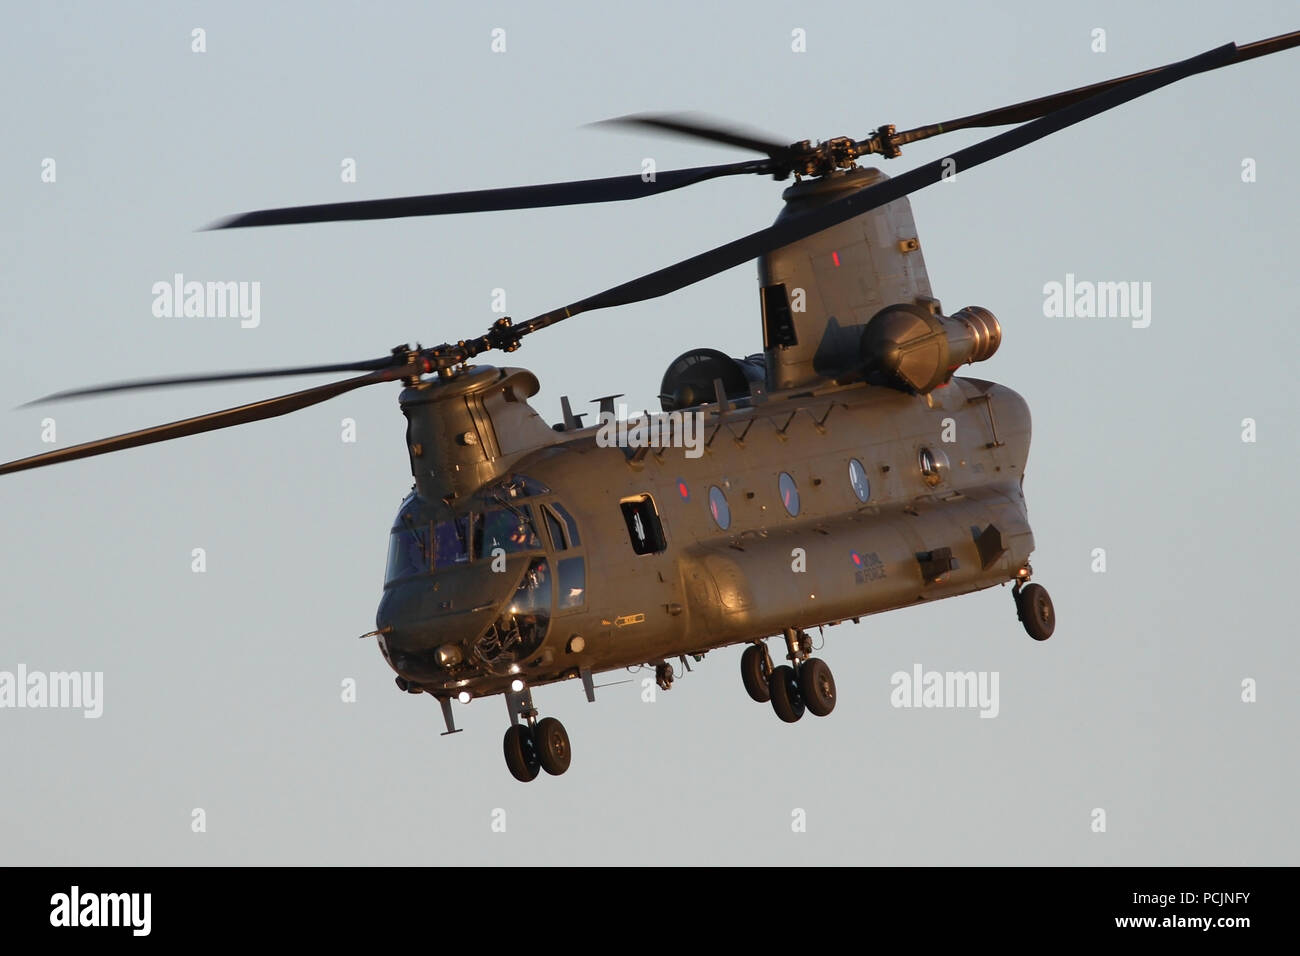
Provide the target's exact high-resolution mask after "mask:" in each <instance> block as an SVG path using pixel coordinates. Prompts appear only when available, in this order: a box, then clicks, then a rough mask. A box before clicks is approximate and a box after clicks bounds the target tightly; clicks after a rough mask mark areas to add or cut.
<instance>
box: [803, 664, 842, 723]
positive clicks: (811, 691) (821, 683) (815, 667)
mask: <svg viewBox="0 0 1300 956" xmlns="http://www.w3.org/2000/svg"><path fill="white" fill-rule="evenodd" d="M799 693H800V695H801V696H802V697H803V699H804V703H806V704H807V705H808V709H809V710H810V711H812V713H813V716H814V717H825V716H827V715H828V714H830V712H831V711H832V710H834V709H835V678H834V677H833V676H831V669H830V667H829V666H827V664H826V662H825V661H823V660H820V659H819V658H816V657H810V658H808V660H806V661H804V662H803V665H802V666H801V667H800V668H799Z"/></svg>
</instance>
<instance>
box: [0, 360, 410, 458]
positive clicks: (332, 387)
mask: <svg viewBox="0 0 1300 956" xmlns="http://www.w3.org/2000/svg"><path fill="white" fill-rule="evenodd" d="M404 374H409V372H403V371H402V370H401V369H398V368H392V369H383V370H380V371H377V372H371V373H370V374H368V375H359V376H357V377H356V378H348V379H344V380H343V381H341V382H333V383H331V384H329V385H317V386H316V387H315V388H309V389H306V390H304V391H301V392H293V393H292V394H289V395H281V396H279V397H277V398H268V399H266V400H264V401H261V402H253V403H252V404H251V405H240V406H238V407H237V408H227V409H225V410H224V411H219V412H210V413H209V414H207V415H200V416H198V417H197V418H186V419H183V420H182V421H178V422H171V423H170V424H167V425H155V426H153V427H152V428H142V429H140V430H139V431H134V432H127V433H126V434H124V435H115V436H114V437H112V438H101V439H99V440H98V441H92V442H86V443H84V444H81V445H73V446H72V447H70V448H60V449H58V450H57V451H51V452H46V453H45V454H43V455H35V456H33V457H31V458H22V459H19V460H18V461H10V462H6V463H4V464H2V465H0V475H8V474H11V473H13V472H15V471H26V470H27V469H29V468H41V467H43V466H45V465H54V464H57V463H59V462H61V461H74V460H76V459H78V458H90V457H92V456H94V455H106V454H108V453H109V452H112V451H121V450H122V449H124V448H135V447H136V446H138V445H152V444H154V443H155V442H161V441H171V440H172V439H173V438H183V437H185V436H186V435H198V434H201V433H202V432H211V431H217V430H218V429H221V428H230V427H231V426H233V425H245V424H247V423H249V422H258V421H261V420H262V419H264V418H275V417H277V416H280V415H287V414H289V412H296V411H298V410H299V409H303V408H307V407H309V406H311V405H318V404H320V403H321V402H324V401H328V400H329V399H331V398H334V397H336V396H338V395H342V394H343V393H345V392H350V391H353V390H354V389H358V388H364V387H365V386H367V385H376V384H378V383H380V382H391V381H395V380H396V379H398V378H401V377H402V376H403V375H404Z"/></svg>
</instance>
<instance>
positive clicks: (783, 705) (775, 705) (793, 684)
mask: <svg viewBox="0 0 1300 956" xmlns="http://www.w3.org/2000/svg"><path fill="white" fill-rule="evenodd" d="M770 686H771V688H772V709H773V710H774V711H776V715H777V716H778V717H780V718H781V719H782V720H784V721H785V722H786V723H787V724H793V723H794V722H795V721H796V720H798V719H799V718H800V717H802V716H803V712H804V703H803V696H802V695H801V694H800V693H799V682H798V681H797V680H796V679H795V676H794V668H793V667H791V666H790V665H789V664H782V665H781V666H780V667H778V668H776V669H774V670H773V671H772V680H771V682H770Z"/></svg>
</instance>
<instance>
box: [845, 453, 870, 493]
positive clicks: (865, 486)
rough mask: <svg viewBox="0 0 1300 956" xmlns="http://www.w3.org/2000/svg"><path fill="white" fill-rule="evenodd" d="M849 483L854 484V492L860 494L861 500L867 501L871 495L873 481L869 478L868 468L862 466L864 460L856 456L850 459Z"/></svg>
mask: <svg viewBox="0 0 1300 956" xmlns="http://www.w3.org/2000/svg"><path fill="white" fill-rule="evenodd" d="M849 484H850V485H852V486H853V493H854V494H855V495H857V496H858V500H859V501H866V500H867V499H868V498H870V497H871V482H870V481H869V480H868V479H867V469H865V468H863V467H862V462H860V461H858V460H857V459H856V458H851V459H849Z"/></svg>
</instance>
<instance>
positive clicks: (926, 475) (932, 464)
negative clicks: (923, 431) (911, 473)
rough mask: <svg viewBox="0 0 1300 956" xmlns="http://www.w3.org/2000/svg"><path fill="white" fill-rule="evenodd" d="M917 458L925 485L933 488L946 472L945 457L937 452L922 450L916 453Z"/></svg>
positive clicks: (946, 461) (946, 460)
mask: <svg viewBox="0 0 1300 956" xmlns="http://www.w3.org/2000/svg"><path fill="white" fill-rule="evenodd" d="M917 458H918V460H919V463H920V466H921V477H922V478H923V479H924V480H925V483H926V484H927V485H929V486H930V487H931V488H933V487H934V486H935V485H937V484H938V483H939V482H941V481H943V477H944V473H945V472H947V470H948V456H947V455H945V454H944V453H943V452H941V451H938V450H934V449H930V448H922V449H921V450H920V451H919V452H918V453H917Z"/></svg>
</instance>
